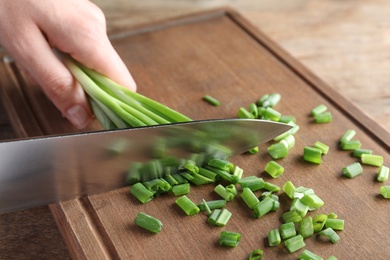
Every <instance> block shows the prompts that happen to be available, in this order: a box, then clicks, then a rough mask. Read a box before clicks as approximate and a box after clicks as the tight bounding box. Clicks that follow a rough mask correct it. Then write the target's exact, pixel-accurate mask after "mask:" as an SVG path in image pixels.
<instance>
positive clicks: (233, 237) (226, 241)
mask: <svg viewBox="0 0 390 260" xmlns="http://www.w3.org/2000/svg"><path fill="white" fill-rule="evenodd" d="M240 240H241V234H240V233H237V232H231V231H222V232H221V234H220V235H219V245H221V246H230V247H235V246H237V245H238V244H239V242H240Z"/></svg>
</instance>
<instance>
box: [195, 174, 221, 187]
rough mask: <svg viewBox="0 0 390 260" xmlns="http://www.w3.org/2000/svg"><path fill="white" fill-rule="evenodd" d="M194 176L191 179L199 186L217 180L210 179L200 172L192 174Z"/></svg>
mask: <svg viewBox="0 0 390 260" xmlns="http://www.w3.org/2000/svg"><path fill="white" fill-rule="evenodd" d="M192 177H193V178H192V179H191V180H190V182H191V183H193V184H195V185H198V186H199V185H204V184H209V183H214V182H215V180H213V179H209V178H207V177H205V176H203V175H201V174H199V173H194V174H192Z"/></svg>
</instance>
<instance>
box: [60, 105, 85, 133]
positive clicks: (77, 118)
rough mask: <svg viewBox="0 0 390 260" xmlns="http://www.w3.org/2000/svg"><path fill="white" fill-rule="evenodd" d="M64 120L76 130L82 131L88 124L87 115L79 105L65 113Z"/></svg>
mask: <svg viewBox="0 0 390 260" xmlns="http://www.w3.org/2000/svg"><path fill="white" fill-rule="evenodd" d="M66 118H68V120H69V121H70V122H71V123H72V124H73V125H74V126H75V127H77V128H78V129H83V128H84V127H86V126H87V125H88V123H89V115H88V113H87V111H86V110H85V109H84V107H82V106H81V105H75V106H73V107H71V108H69V109H68V111H66Z"/></svg>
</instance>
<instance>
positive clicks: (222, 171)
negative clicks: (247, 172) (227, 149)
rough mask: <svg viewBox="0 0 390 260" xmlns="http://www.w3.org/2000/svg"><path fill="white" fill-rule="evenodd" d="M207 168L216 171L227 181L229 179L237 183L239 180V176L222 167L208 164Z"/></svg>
mask: <svg viewBox="0 0 390 260" xmlns="http://www.w3.org/2000/svg"><path fill="white" fill-rule="evenodd" d="M205 168H206V169H208V170H210V171H213V172H215V173H216V174H217V176H218V177H219V178H221V179H223V180H225V181H228V182H230V183H236V182H237V181H238V177H237V176H234V175H233V174H231V173H229V172H227V171H224V170H221V169H218V168H215V167H213V166H209V165H206V166H205Z"/></svg>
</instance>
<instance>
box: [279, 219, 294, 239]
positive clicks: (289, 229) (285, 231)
mask: <svg viewBox="0 0 390 260" xmlns="http://www.w3.org/2000/svg"><path fill="white" fill-rule="evenodd" d="M296 234H297V231H296V229H295V224H294V222H286V223H283V224H282V225H281V226H280V235H281V236H282V238H283V239H289V238H291V237H293V236H296Z"/></svg>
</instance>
